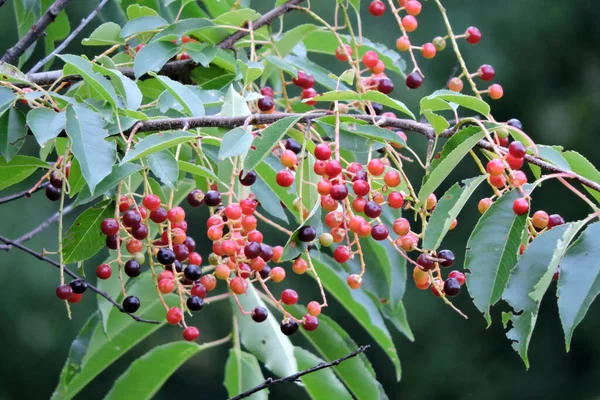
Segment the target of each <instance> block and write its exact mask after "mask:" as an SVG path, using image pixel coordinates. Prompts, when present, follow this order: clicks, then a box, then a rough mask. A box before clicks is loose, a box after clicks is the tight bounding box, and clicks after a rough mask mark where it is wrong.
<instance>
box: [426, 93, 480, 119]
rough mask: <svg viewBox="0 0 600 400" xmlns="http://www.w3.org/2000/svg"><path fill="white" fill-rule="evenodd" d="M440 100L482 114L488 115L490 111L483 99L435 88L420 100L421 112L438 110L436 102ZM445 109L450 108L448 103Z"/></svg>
mask: <svg viewBox="0 0 600 400" xmlns="http://www.w3.org/2000/svg"><path fill="white" fill-rule="evenodd" d="M440 100H441V101H444V102H446V103H449V102H452V103H455V104H458V105H459V106H462V107H465V108H469V109H471V110H473V111H477V112H478V113H480V114H482V115H488V114H489V113H490V106H489V105H488V104H487V103H486V102H485V101H483V100H481V99H478V98H477V97H475V96H469V95H466V94H461V93H457V92H453V91H451V90H446V89H442V90H437V91H435V92H433V93H432V94H430V95H429V96H427V97H424V98H423V99H422V100H421V113H423V111H424V110H432V111H437V110H439V107H438V104H439V101H440ZM447 109H450V110H451V109H452V107H451V106H449V105H448V108H447Z"/></svg>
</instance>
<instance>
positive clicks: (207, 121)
mask: <svg viewBox="0 0 600 400" xmlns="http://www.w3.org/2000/svg"><path fill="white" fill-rule="evenodd" d="M328 115H331V113H327V112H316V113H309V114H291V113H280V114H253V115H245V116H241V117H219V116H207V117H190V118H167V119H155V120H147V121H139V122H138V123H136V124H134V126H136V127H137V128H138V129H137V132H147V131H168V130H177V129H184V128H185V127H187V128H189V129H192V128H206V127H217V128H235V127H238V126H243V125H244V123H246V121H248V120H249V121H250V122H249V123H250V124H257V125H260V124H272V123H274V122H277V121H279V120H281V119H283V118H287V117H300V119H299V122H308V121H312V120H314V119H317V118H321V117H325V116H328ZM341 116H342V117H352V118H356V119H358V120H361V121H367V122H374V123H376V124H377V125H378V126H382V127H392V128H398V129H403V130H407V131H411V132H416V133H420V134H422V135H424V136H425V137H426V138H427V139H432V138H434V137H435V131H434V130H433V128H432V127H431V125H429V124H427V123H422V122H416V121H413V120H411V119H399V118H387V117H383V116H372V115H367V114H348V115H341ZM456 129H457V128H456V125H455V126H453V127H451V128H448V129H446V130H445V131H443V132H442V133H441V134H440V136H441V137H445V138H449V137H451V136H452V135H454V134H455V133H456ZM130 132H131V129H129V130H127V131H125V134H126V135H127V134H128V133H130ZM476 146H477V147H479V148H481V149H486V150H490V151H493V148H492V145H491V144H490V143H488V142H487V141H485V140H480V141H479V142H478V143H477V145H476ZM499 148H500V149H501V150H502V151H504V152H507V151H508V150H507V149H506V148H504V147H499ZM525 161H527V162H529V163H531V164H534V165H537V166H538V167H541V168H543V169H545V170H548V171H550V172H557V173H565V174H571V175H572V176H573V179H575V180H577V181H579V182H580V183H581V184H583V185H585V186H587V187H589V188H592V189H594V190H596V191H598V192H600V184H598V183H596V182H594V181H592V180H590V179H587V178H584V177H583V176H581V175H578V174H575V173H573V172H572V171H567V170H565V169H562V168H560V167H557V166H556V165H553V164H551V163H549V162H547V161H544V160H542V159H541V158H538V157H534V156H529V155H526V156H525Z"/></svg>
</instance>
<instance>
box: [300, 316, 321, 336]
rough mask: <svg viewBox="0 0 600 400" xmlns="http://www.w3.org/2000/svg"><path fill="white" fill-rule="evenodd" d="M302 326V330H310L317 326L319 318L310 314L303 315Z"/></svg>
mask: <svg viewBox="0 0 600 400" xmlns="http://www.w3.org/2000/svg"><path fill="white" fill-rule="evenodd" d="M302 327H303V328H304V330H306V331H309V332H312V331H314V330H315V329H317V328H318V327H319V320H318V319H317V317H313V316H312V315H308V314H307V315H305V316H304V322H303V323H302Z"/></svg>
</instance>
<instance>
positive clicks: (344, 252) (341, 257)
mask: <svg viewBox="0 0 600 400" xmlns="http://www.w3.org/2000/svg"><path fill="white" fill-rule="evenodd" d="M333 258H334V259H335V261H337V262H339V263H340V264H343V263H345V262H346V261H348V260H349V259H350V249H348V247H346V246H338V247H336V249H335V250H334V251H333Z"/></svg>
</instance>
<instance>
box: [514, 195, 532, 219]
mask: <svg viewBox="0 0 600 400" xmlns="http://www.w3.org/2000/svg"><path fill="white" fill-rule="evenodd" d="M513 211H514V212H515V214H517V215H525V214H527V212H528V211H529V202H528V201H527V199H525V198H523V197H521V198H518V199H516V200H515V201H514V202H513Z"/></svg>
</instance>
